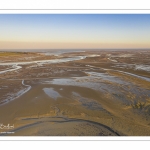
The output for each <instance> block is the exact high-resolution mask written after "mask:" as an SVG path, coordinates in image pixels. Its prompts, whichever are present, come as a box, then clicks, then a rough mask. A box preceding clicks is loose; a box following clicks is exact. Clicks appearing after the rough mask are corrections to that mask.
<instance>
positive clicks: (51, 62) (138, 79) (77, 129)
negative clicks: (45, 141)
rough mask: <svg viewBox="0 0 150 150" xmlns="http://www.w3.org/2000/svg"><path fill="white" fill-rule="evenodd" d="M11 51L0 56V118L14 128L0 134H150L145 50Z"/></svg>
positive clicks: (148, 55)
mask: <svg viewBox="0 0 150 150" xmlns="http://www.w3.org/2000/svg"><path fill="white" fill-rule="evenodd" d="M2 55H4V54H2ZM5 55H6V54H5ZM9 55H10V56H9ZM12 55H13V54H12V53H11V54H9V53H8V54H7V56H5V57H4V56H3V57H2V56H0V57H2V58H3V59H2V62H0V93H1V94H0V123H1V124H3V125H8V124H10V125H14V129H10V130H8V129H0V132H1V133H0V135H8V136H18V135H21V136H23V135H28V136H30V135H32V136H33V135H37V136H40V135H42V136H43V135H45V136H48V135H50V136H51V135H58V136H65V135H70V136H72V135H75V136H90V135H91V136H105V135H106V136H118V135H129V136H134V135H137V136H149V135H150V71H149V66H150V61H149V60H150V51H142V50H141V51H128V52H126V51H125V52H124V51H87V52H84V51H83V52H82V51H80V52H72V53H62V54H59V55H56V56H54V55H47V54H44V53H43V54H39V53H29V52H28V53H23V54H20V53H19V54H18V53H17V54H16V53H15V56H16V55H19V57H14V56H13V57H14V58H15V59H13V58H12ZM28 57H29V59H28ZM9 58H10V60H11V61H8V60H9ZM20 58H21V59H22V60H21V61H20ZM25 58H26V60H25ZM58 59H59V61H58ZM17 67H20V68H17ZM12 69H16V70H12ZM7 70H10V71H7ZM7 131H11V132H14V133H13V134H6V133H4V132H7Z"/></svg>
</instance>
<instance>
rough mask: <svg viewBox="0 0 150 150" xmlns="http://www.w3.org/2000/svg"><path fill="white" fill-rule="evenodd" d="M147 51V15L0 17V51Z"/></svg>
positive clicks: (149, 28) (149, 36)
mask: <svg viewBox="0 0 150 150" xmlns="http://www.w3.org/2000/svg"><path fill="white" fill-rule="evenodd" d="M103 48H106V49H114V48H117V49H121V48H123V49H124V48H138V49H139V48H150V14H0V49H103Z"/></svg>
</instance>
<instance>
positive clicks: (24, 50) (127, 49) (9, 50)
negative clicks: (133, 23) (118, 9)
mask: <svg viewBox="0 0 150 150" xmlns="http://www.w3.org/2000/svg"><path fill="white" fill-rule="evenodd" d="M91 50H92V51H124V50H126V51H143V50H144V51H149V50H150V48H138V49H137V48H134V49H133V48H131V49H129V48H124V49H104V48H103V49H94V48H93V49H82V48H81V49H0V52H56V51H70V52H74V51H91Z"/></svg>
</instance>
